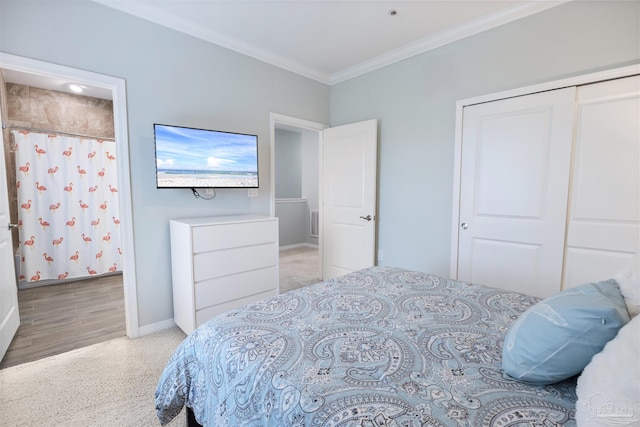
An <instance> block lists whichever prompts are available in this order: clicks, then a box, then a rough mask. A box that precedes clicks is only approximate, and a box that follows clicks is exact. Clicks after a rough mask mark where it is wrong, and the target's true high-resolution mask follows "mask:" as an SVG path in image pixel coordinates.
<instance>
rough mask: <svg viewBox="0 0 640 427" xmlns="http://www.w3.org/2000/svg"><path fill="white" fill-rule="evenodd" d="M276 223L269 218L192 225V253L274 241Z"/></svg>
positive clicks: (276, 228)
mask: <svg viewBox="0 0 640 427" xmlns="http://www.w3.org/2000/svg"><path fill="white" fill-rule="evenodd" d="M276 224H277V222H275V221H272V220H270V221H249V222H242V223H231V224H217V225H206V226H199V227H193V228H192V231H191V232H192V233H193V234H192V239H193V253H195V254H197V253H200V252H207V251H215V250H220V249H226V248H233V247H237V246H246V245H255V244H259V243H268V242H276V241H277V240H278V227H277V225H276Z"/></svg>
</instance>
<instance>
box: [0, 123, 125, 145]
mask: <svg viewBox="0 0 640 427" xmlns="http://www.w3.org/2000/svg"><path fill="white" fill-rule="evenodd" d="M2 129H16V130H26V131H29V132H40V133H48V134H52V135H64V136H77V137H80V138H92V139H104V140H107V141H115V140H116V139H115V138H113V137H110V136H108V137H103V136H92V135H83V134H80V133H71V132H60V131H57V130H46V129H38V128H31V127H27V126H14V125H8V124H6V123H2Z"/></svg>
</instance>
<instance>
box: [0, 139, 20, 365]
mask: <svg viewBox="0 0 640 427" xmlns="http://www.w3.org/2000/svg"><path fill="white" fill-rule="evenodd" d="M3 146H4V145H3V142H2V133H1V132H0V165H2V169H0V360H2V358H3V357H4V354H5V353H6V352H7V349H8V348H9V344H11V340H12V339H13V336H14V335H15V334H16V331H17V330H18V326H20V314H19V312H18V286H17V284H16V275H15V270H14V263H13V245H12V244H11V231H10V230H9V222H10V217H9V193H8V191H7V176H6V170H7V169H6V168H5V167H4V165H5V162H4V150H3V149H2V147H3Z"/></svg>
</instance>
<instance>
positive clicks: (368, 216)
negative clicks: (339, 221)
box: [360, 215, 373, 221]
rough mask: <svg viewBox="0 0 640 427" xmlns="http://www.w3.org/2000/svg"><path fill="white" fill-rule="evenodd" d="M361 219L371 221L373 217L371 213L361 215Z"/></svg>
mask: <svg viewBox="0 0 640 427" xmlns="http://www.w3.org/2000/svg"><path fill="white" fill-rule="evenodd" d="M360 219H364V220H365V221H371V220H372V219H373V217H372V216H371V215H367V216H361V217H360Z"/></svg>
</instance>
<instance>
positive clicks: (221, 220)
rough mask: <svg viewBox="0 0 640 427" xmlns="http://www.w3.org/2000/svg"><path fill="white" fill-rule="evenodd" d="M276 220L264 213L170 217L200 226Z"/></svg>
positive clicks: (176, 220)
mask: <svg viewBox="0 0 640 427" xmlns="http://www.w3.org/2000/svg"><path fill="white" fill-rule="evenodd" d="M268 220H274V221H275V220H277V218H276V217H271V216H266V215H249V214H248V215H226V216H209V217H201V218H177V219H172V220H170V222H175V223H180V224H186V225H192V226H202V225H216V224H230V223H237V222H252V221H268Z"/></svg>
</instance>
